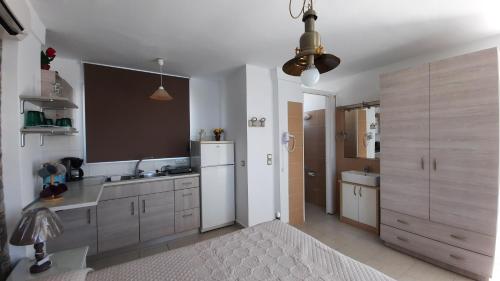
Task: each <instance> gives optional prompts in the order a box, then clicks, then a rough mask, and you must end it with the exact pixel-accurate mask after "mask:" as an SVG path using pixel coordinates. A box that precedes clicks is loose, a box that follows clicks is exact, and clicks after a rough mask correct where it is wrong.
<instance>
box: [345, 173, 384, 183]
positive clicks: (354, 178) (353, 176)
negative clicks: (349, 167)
mask: <svg viewBox="0 0 500 281" xmlns="http://www.w3.org/2000/svg"><path fill="white" fill-rule="evenodd" d="M342 181H346V182H352V183H355V184H362V185H367V186H379V184H380V174H375V173H365V172H363V171H343V172H342Z"/></svg>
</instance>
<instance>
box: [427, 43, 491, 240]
mask: <svg viewBox="0 0 500 281" xmlns="http://www.w3.org/2000/svg"><path fill="white" fill-rule="evenodd" d="M430 73H431V81H430V82H431V83H430V85H431V88H430V93H431V94H430V98H431V100H430V104H431V111H430V116H431V119H430V126H431V127H430V145H431V158H432V164H433V167H432V170H431V173H430V178H431V188H430V196H431V198H430V219H431V220H432V221H435V222H440V223H443V224H447V225H450V226H456V227H460V228H463V229H467V230H472V231H476V232H480V233H484V234H488V235H494V234H495V230H496V217H497V198H498V196H497V194H498V145H499V144H498V133H499V132H498V131H499V123H498V56H497V49H496V48H494V49H488V50H484V51H480V52H476V53H471V54H467V55H463V56H459V57H454V58H450V59H445V60H442V61H438V62H435V63H431V72H430Z"/></svg>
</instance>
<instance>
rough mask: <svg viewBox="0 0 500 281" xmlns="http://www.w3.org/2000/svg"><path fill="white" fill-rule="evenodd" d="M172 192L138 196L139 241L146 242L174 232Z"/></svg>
mask: <svg viewBox="0 0 500 281" xmlns="http://www.w3.org/2000/svg"><path fill="white" fill-rule="evenodd" d="M174 194H175V193H174V191H170V192H161V193H153V194H148V195H142V196H139V204H140V207H141V210H140V213H139V222H140V240H141V241H148V240H151V239H155V238H160V237H163V236H167V235H169V234H173V233H174V232H175V222H174V219H175V205H174V204H175V195H174Z"/></svg>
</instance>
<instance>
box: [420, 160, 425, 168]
mask: <svg viewBox="0 0 500 281" xmlns="http://www.w3.org/2000/svg"><path fill="white" fill-rule="evenodd" d="M420 168H421V169H422V170H425V163H424V157H420Z"/></svg>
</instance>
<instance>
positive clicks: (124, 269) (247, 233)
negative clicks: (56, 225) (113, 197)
mask: <svg viewBox="0 0 500 281" xmlns="http://www.w3.org/2000/svg"><path fill="white" fill-rule="evenodd" d="M96 280H100V281H126V280H135V281H146V280H147V281H156V280H178V281H180V280H339V281H340V280H342V281H343V280H370V281H378V280H380V281H382V280H384V281H387V280H393V279H391V278H389V277H387V276H386V275H384V274H383V273H381V272H379V271H377V270H375V269H373V268H371V267H369V266H367V265H364V264H362V263H360V262H357V261H355V260H353V259H351V258H349V257H347V256H344V255H343V254H341V253H339V252H337V251H335V250H333V249H331V248H329V247H328V246H326V245H324V244H323V243H321V242H319V241H318V240H316V239H314V238H313V237H311V236H309V235H307V234H305V233H303V232H301V231H299V230H297V229H296V228H294V227H292V226H289V225H287V224H284V223H282V222H280V221H273V222H268V223H263V224H260V225H257V226H254V227H250V228H246V229H243V230H240V231H237V232H234V233H230V234H227V235H224V236H221V237H218V238H214V239H211V240H207V241H203V242H200V243H197V244H194V245H191V246H187V247H183V248H180V249H177V250H172V251H167V252H164V253H161V254H157V255H154V256H150V257H146V258H143V259H139V260H135V261H132V262H128V263H124V264H121V265H117V266H113V267H109V268H105V269H102V270H99V271H94V272H90V273H89V274H88V276H87V281H96Z"/></svg>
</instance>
